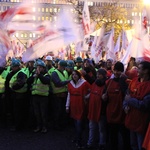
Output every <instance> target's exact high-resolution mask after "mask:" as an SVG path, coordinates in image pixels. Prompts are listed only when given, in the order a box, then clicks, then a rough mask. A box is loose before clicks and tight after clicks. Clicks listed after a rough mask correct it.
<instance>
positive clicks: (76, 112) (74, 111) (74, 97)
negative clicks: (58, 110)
mask: <svg viewBox="0 0 150 150" xmlns="http://www.w3.org/2000/svg"><path fill="white" fill-rule="evenodd" d="M89 89H90V84H89V83H88V82H87V81H86V80H85V79H83V78H82V77H81V74H80V72H79V71H77V70H74V71H73V72H72V80H71V81H70V83H68V96H67V102H66V111H67V112H69V113H70V116H71V118H73V119H74V123H75V129H76V136H77V137H76V146H77V147H78V148H81V147H82V145H81V137H82V132H83V125H84V120H85V118H86V104H87V101H86V99H85V98H86V95H87V94H88V93H89Z"/></svg>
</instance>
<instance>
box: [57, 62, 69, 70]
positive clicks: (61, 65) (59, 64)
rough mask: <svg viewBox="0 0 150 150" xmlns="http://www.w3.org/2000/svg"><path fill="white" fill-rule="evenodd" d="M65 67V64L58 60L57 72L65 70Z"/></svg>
mask: <svg viewBox="0 0 150 150" xmlns="http://www.w3.org/2000/svg"><path fill="white" fill-rule="evenodd" d="M66 67H67V62H66V61H65V60H60V61H59V62H58V69H59V70H62V71H63V70H65V68H66Z"/></svg>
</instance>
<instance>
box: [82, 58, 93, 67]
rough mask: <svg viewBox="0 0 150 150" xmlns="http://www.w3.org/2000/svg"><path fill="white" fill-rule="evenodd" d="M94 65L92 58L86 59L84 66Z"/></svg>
mask: <svg viewBox="0 0 150 150" xmlns="http://www.w3.org/2000/svg"><path fill="white" fill-rule="evenodd" d="M90 66H92V61H91V60H90V59H84V67H90Z"/></svg>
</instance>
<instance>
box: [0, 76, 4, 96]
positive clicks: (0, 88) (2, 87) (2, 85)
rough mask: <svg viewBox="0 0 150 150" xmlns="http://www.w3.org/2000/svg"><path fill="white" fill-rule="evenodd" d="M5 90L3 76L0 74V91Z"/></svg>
mask: <svg viewBox="0 0 150 150" xmlns="http://www.w3.org/2000/svg"><path fill="white" fill-rule="evenodd" d="M4 92H5V78H3V77H2V76H1V75H0V93H4Z"/></svg>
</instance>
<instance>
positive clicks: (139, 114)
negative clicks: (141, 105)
mask: <svg viewBox="0 0 150 150" xmlns="http://www.w3.org/2000/svg"><path fill="white" fill-rule="evenodd" d="M129 91H130V96H131V97H132V98H136V99H138V100H140V101H142V100H143V98H144V97H145V96H146V95H147V94H149V93H150V81H146V82H139V81H138V78H135V79H133V80H132V81H131V83H130V85H129ZM125 125H126V127H127V128H129V129H130V130H132V131H135V132H139V133H144V132H145V130H146V128H147V125H148V113H147V112H144V111H140V110H138V109H137V108H135V107H130V110H129V112H128V114H127V115H126V119H125Z"/></svg>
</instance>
